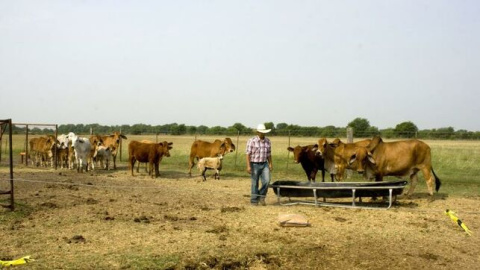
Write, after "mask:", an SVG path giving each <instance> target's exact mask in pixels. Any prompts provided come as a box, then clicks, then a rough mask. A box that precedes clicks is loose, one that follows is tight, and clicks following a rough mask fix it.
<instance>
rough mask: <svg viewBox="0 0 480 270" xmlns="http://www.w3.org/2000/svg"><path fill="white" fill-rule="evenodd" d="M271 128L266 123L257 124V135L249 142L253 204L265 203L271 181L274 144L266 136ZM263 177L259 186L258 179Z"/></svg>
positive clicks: (249, 168)
mask: <svg viewBox="0 0 480 270" xmlns="http://www.w3.org/2000/svg"><path fill="white" fill-rule="evenodd" d="M269 132H270V129H266V128H265V125H264V124H259V125H258V126H257V136H255V137H252V138H250V139H249V140H248V142H247V172H248V173H249V174H250V176H251V178H252V185H251V191H252V192H251V197H250V203H251V204H252V205H258V203H260V204H261V205H265V197H266V195H267V191H268V184H269V183H270V172H271V171H272V170H273V163H272V144H271V143H270V140H269V139H268V138H266V137H265V134H267V133H269ZM259 179H261V182H262V186H261V187H260V189H259V188H258V181H259Z"/></svg>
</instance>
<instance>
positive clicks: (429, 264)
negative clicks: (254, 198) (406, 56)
mask: <svg viewBox="0 0 480 270" xmlns="http://www.w3.org/2000/svg"><path fill="white" fill-rule="evenodd" d="M0 176H1V178H0V179H2V180H5V179H8V173H7V171H6V169H4V168H2V170H1V171H0ZM222 178H223V179H221V180H213V179H212V178H209V179H208V180H207V182H200V181H199V180H200V177H191V178H189V177H187V176H186V173H183V172H182V173H180V172H174V171H170V172H169V171H167V172H162V175H161V177H160V178H157V179H151V178H150V177H148V176H147V175H146V174H145V173H141V174H140V175H138V176H135V177H131V176H129V175H128V174H127V171H126V168H120V169H119V170H117V171H94V172H89V173H83V174H79V173H77V172H74V171H68V170H57V171H54V170H45V169H43V170H42V169H33V168H21V169H16V171H15V179H17V180H16V184H15V191H16V192H15V199H16V204H17V205H16V211H15V212H13V213H11V212H9V210H6V209H3V210H1V211H2V212H1V215H0V217H1V219H0V221H1V222H0V234H1V239H2V245H0V260H9V259H15V258H18V257H22V256H25V255H31V256H32V258H34V259H35V260H36V261H34V262H32V263H30V264H28V267H25V269H211V268H213V269H330V268H335V269H478V267H479V265H480V239H479V235H480V234H479V233H478V232H479V228H480V223H479V221H480V212H479V210H478V207H479V205H480V197H479V196H477V197H468V198H467V197H450V196H448V194H444V193H439V194H437V195H436V200H434V201H433V202H430V201H429V200H428V195H427V194H426V193H425V191H424V190H419V189H417V190H416V193H415V195H414V196H412V197H411V198H409V199H407V198H399V199H398V201H397V202H396V204H395V205H394V207H393V208H391V209H389V210H366V209H346V208H331V207H315V206H310V205H295V206H280V205H278V204H277V199H276V197H275V195H274V193H273V191H272V190H269V194H268V197H267V206H251V205H250V204H249V193H250V180H249V178H248V177H247V176H245V177H241V178H233V177H228V175H227V176H223V177H222ZM274 180H275V179H274ZM7 186H8V185H7V182H6V181H1V183H0V189H5V188H6V187H7ZM0 199H2V201H3V202H4V201H5V200H6V199H7V196H2V197H0ZM447 208H449V209H452V210H454V211H455V212H456V213H457V215H458V216H459V217H460V218H461V219H462V220H463V221H464V223H465V224H467V225H468V226H469V228H470V229H471V230H472V231H473V235H472V236H468V235H467V234H466V233H465V232H464V231H463V230H462V229H461V228H460V227H459V226H457V225H456V224H454V223H453V222H452V221H451V220H450V218H449V217H447V216H446V215H445V214H444V211H445V209H447ZM282 214H300V215H303V216H304V217H306V218H307V219H308V221H309V223H310V224H311V226H309V227H288V228H286V227H281V226H279V224H278V218H279V215H282ZM19 269H21V267H19Z"/></svg>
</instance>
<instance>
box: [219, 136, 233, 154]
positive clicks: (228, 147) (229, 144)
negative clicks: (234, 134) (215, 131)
mask: <svg viewBox="0 0 480 270" xmlns="http://www.w3.org/2000/svg"><path fill="white" fill-rule="evenodd" d="M222 145H223V146H224V147H225V152H227V153H230V152H233V151H235V144H233V142H232V139H230V138H225V140H224V141H223V143H222Z"/></svg>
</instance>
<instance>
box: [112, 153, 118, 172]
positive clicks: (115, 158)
mask: <svg viewBox="0 0 480 270" xmlns="http://www.w3.org/2000/svg"><path fill="white" fill-rule="evenodd" d="M112 158H113V169H114V170H116V169H117V155H112Z"/></svg>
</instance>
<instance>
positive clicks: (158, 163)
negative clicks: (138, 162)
mask: <svg viewBox="0 0 480 270" xmlns="http://www.w3.org/2000/svg"><path fill="white" fill-rule="evenodd" d="M159 167H160V161H158V162H155V178H157V177H159V176H160V168H159Z"/></svg>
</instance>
